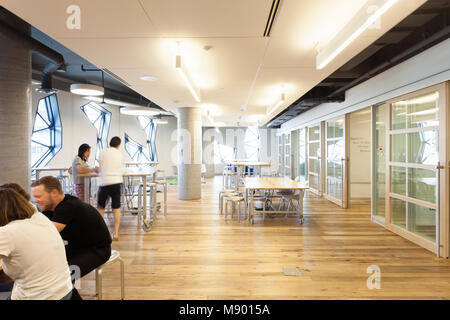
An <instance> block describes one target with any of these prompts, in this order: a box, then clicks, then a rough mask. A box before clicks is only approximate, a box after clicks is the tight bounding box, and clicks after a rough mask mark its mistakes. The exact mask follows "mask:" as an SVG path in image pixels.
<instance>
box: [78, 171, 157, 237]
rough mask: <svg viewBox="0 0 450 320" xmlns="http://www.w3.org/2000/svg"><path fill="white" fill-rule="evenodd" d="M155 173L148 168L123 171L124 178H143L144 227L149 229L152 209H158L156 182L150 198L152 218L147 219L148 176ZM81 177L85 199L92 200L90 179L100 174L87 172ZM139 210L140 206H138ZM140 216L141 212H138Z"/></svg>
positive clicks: (152, 186) (151, 185) (152, 184)
mask: <svg viewBox="0 0 450 320" xmlns="http://www.w3.org/2000/svg"><path fill="white" fill-rule="evenodd" d="M153 174H154V172H153V170H146V171H139V170H137V171H131V170H130V171H125V172H124V173H122V176H123V178H124V179H125V178H128V177H139V178H141V179H142V184H143V197H142V204H143V212H142V213H143V215H144V217H143V223H144V225H143V227H144V230H146V231H149V230H148V229H151V225H152V223H153V219H152V217H151V214H152V210H153V211H156V185H155V184H154V183H151V184H150V187H151V189H150V190H151V193H150V199H151V203H150V219H147V187H148V186H149V183H148V181H147V178H148V177H152V176H153ZM78 176H79V177H84V197H85V199H87V201H90V199H91V194H90V191H91V190H90V189H91V188H90V180H91V179H93V178H98V177H100V175H99V174H97V173H85V174H80V175H78ZM138 210H139V208H138ZM138 214H139V216H140V214H141V213H140V212H138Z"/></svg>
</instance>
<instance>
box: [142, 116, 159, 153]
mask: <svg viewBox="0 0 450 320" xmlns="http://www.w3.org/2000/svg"><path fill="white" fill-rule="evenodd" d="M137 120H138V122H139V124H140V126H141V128H142V129H143V130H144V131H145V134H146V135H147V150H148V158H149V159H150V161H158V155H157V153H156V128H157V126H158V125H157V124H156V123H155V122H154V121H153V119H152V118H150V117H145V116H138V117H137Z"/></svg>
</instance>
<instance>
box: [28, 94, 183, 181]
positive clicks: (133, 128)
mask: <svg viewBox="0 0 450 320" xmlns="http://www.w3.org/2000/svg"><path fill="white" fill-rule="evenodd" d="M34 87H35V86H34ZM34 87H33V93H32V107H33V109H32V117H33V123H34V118H35V116H36V108H37V104H38V102H39V100H40V99H42V98H44V97H45V96H46V95H45V94H41V93H38V92H36V91H35V90H34ZM57 97H58V104H59V111H60V114H61V120H62V128H63V145H62V149H61V150H60V151H59V152H58V153H57V154H56V156H55V157H54V158H53V159H52V160H51V161H50V162H49V163H48V164H47V167H50V168H56V167H69V166H70V165H71V164H72V161H73V159H74V157H75V156H76V154H77V152H78V147H79V146H80V145H81V144H82V143H88V144H89V145H90V146H91V147H92V153H91V156H90V159H89V162H90V164H91V165H93V164H94V159H95V148H96V145H97V131H96V129H95V128H94V126H93V125H92V124H91V123H90V122H89V120H88V119H87V118H86V116H85V115H84V113H83V111H82V110H81V108H80V107H81V106H83V105H85V104H87V103H88V102H89V101H88V100H86V99H83V98H81V97H80V96H77V95H74V94H71V93H70V92H65V91H59V92H58V93H57ZM106 109H107V110H108V111H110V112H111V126H110V130H109V135H108V143H109V140H110V139H111V138H112V137H114V136H119V137H120V138H121V139H122V146H121V147H120V151H121V152H122V154H123V156H124V159H125V161H131V158H130V156H129V155H128V153H127V152H126V151H125V147H124V143H123V142H124V139H125V132H126V133H127V134H128V135H129V136H130V137H131V138H132V139H133V140H135V141H136V142H138V143H140V144H142V145H143V146H144V147H145V146H146V141H147V138H146V135H145V132H144V131H143V130H142V129H141V127H140V126H139V123H138V122H137V119H136V117H135V116H126V115H121V114H120V112H119V107H118V106H107V107H106ZM168 120H169V123H168V124H166V125H158V129H157V134H156V150H157V153H158V161H159V162H160V164H159V166H158V169H160V170H165V173H166V176H172V166H173V165H176V158H175V159H174V161H175V163H174V162H173V161H172V159H171V155H172V150H173V149H174V148H175V149H176V144H177V143H176V138H175V141H173V140H172V139H171V137H172V131H174V130H176V128H177V119H176V118H168ZM174 154H175V155H176V152H175V153H174Z"/></svg>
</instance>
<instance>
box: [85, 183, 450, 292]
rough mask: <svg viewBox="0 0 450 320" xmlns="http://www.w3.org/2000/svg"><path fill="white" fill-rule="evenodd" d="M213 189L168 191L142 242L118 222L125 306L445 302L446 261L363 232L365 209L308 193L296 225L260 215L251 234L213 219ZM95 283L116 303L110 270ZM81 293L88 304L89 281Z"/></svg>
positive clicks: (129, 224) (377, 232)
mask: <svg viewBox="0 0 450 320" xmlns="http://www.w3.org/2000/svg"><path fill="white" fill-rule="evenodd" d="M220 188H221V177H220V178H219V177H216V178H215V179H207V181H206V184H203V185H202V194H203V196H202V199H201V200H196V201H181V200H177V186H171V185H169V188H168V190H169V195H168V199H169V205H168V214H167V216H166V217H164V216H163V215H162V214H161V213H159V214H158V218H157V221H156V222H155V224H154V227H153V229H152V231H150V232H149V233H145V232H143V231H142V229H140V228H138V227H137V222H136V217H135V216H131V215H125V216H124V217H123V222H122V226H121V232H120V240H119V241H118V242H114V243H113V248H114V249H116V250H119V251H120V253H121V256H122V257H123V259H124V261H125V283H126V299H144V300H147V299H250V300H256V299H276V300H278V299H283V300H287V299H449V298H450V261H449V260H446V259H438V258H436V256H435V255H434V254H433V253H431V252H429V251H427V250H425V249H422V248H420V247H418V246H417V245H415V244H413V243H411V242H409V241H407V240H405V239H403V238H401V237H399V236H397V235H395V234H393V233H391V232H390V231H388V230H386V229H384V228H383V227H381V226H380V225H378V224H376V223H372V222H371V221H370V207H369V206H367V205H363V204H355V205H353V206H352V207H351V208H349V209H346V210H344V209H341V208H339V207H337V206H336V205H334V204H332V203H331V202H328V201H326V200H324V199H322V198H319V197H317V196H316V195H313V194H310V193H307V195H306V197H305V203H304V205H305V222H304V224H303V225H298V223H297V220H296V218H295V217H275V218H270V217H268V216H266V217H265V219H264V220H263V219H262V217H261V216H257V217H256V219H255V224H254V225H250V224H249V223H248V222H242V221H241V222H240V223H239V222H238V221H235V220H231V219H228V220H227V221H225V220H224V219H223V216H219V214H218V192H219V190H220ZM106 221H107V223H108V224H109V225H110V227H112V226H113V221H112V219H109V218H106ZM372 265H376V266H378V267H379V268H380V270H381V289H379V290H369V289H368V288H367V285H366V282H367V278H368V277H369V276H370V274H368V273H367V268H368V267H369V266H372ZM283 268H298V269H299V270H300V272H301V273H302V275H301V276H299V277H292V276H285V275H284V274H283ZM103 278H104V279H103V295H104V299H119V298H120V286H119V279H120V278H119V264H114V265H112V266H108V267H106V268H105V269H104V271H103ZM81 285H82V287H81V289H80V293H81V294H82V296H83V297H84V298H85V299H90V298H91V297H90V296H92V295H93V294H94V290H95V289H94V288H95V282H94V277H93V274H90V275H87V276H86V277H85V278H83V280H82V282H81Z"/></svg>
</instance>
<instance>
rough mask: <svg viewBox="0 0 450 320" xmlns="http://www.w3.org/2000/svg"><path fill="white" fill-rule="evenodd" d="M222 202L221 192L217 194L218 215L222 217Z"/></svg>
mask: <svg viewBox="0 0 450 320" xmlns="http://www.w3.org/2000/svg"><path fill="white" fill-rule="evenodd" d="M222 202H223V194H222V192H220V193H219V214H220V215H222V213H223V212H222Z"/></svg>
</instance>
